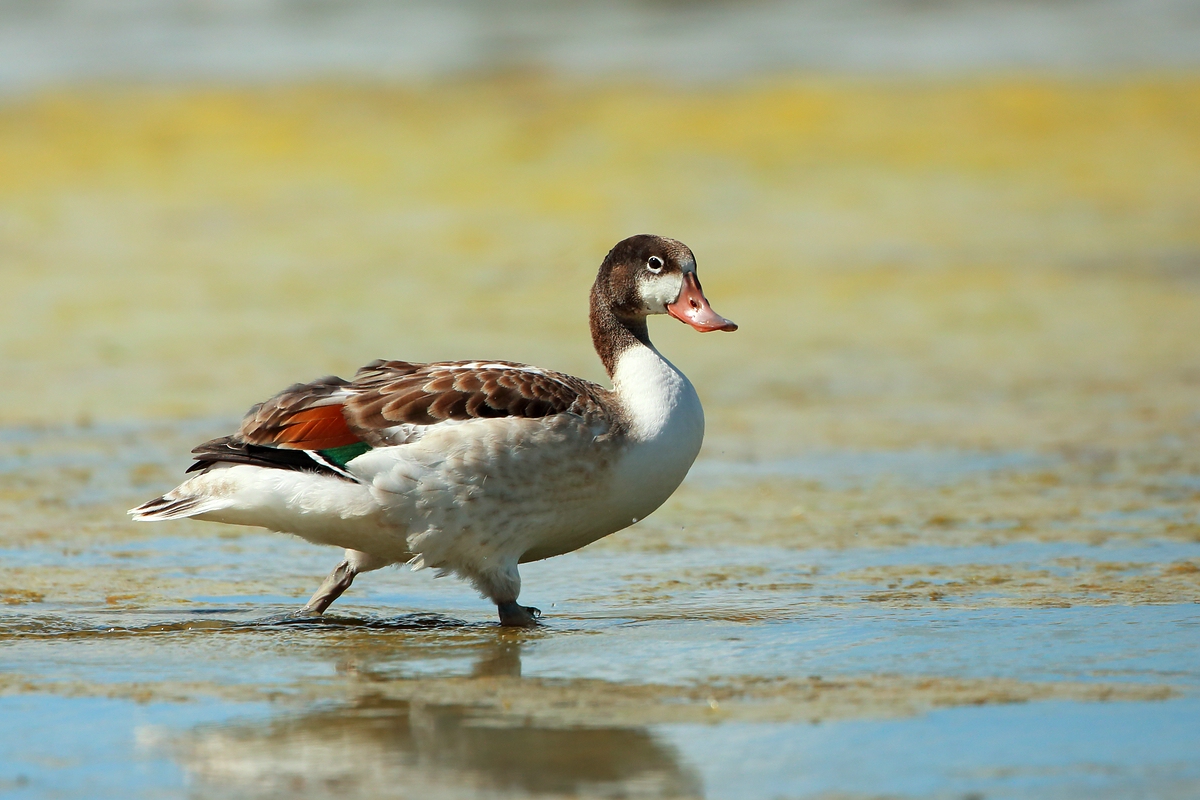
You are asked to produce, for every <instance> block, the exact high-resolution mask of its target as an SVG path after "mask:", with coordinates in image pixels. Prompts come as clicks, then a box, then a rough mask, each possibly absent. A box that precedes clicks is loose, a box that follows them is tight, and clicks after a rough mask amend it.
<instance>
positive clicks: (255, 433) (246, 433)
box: [235, 375, 362, 450]
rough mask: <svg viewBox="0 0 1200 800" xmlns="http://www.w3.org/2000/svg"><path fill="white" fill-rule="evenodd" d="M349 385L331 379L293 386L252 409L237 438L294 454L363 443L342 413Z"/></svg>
mask: <svg viewBox="0 0 1200 800" xmlns="http://www.w3.org/2000/svg"><path fill="white" fill-rule="evenodd" d="M349 385H350V383H349V381H346V380H343V379H342V378H338V377H336V376H334V375H329V376H327V377H324V378H320V379H318V380H315V381H313V382H312V383H297V384H296V385H294V386H290V387H288V388H287V389H284V390H283V391H282V392H280V393H279V394H277V395H275V396H274V397H272V398H271V399H270V400H267V401H266V402H263V403H259V404H258V405H256V406H254V408H252V409H250V411H249V412H247V414H246V417H245V419H243V420H242V426H241V428H239V429H238V432H237V435H236V437H235V438H236V439H238V440H241V441H244V442H249V443H250V444H257V445H265V446H268V447H281V448H285V449H290V450H328V449H330V448H334V447H345V446H346V445H351V444H355V443H357V442H360V441H362V438H361V437H360V436H358V435H357V434H356V433H355V432H354V431H352V430H351V429H350V425H349V424H348V423H347V421H346V417H345V415H344V414H343V412H342V403H343V402H344V401H345V400H346V398H347V396H348V395H347V387H348V386H349Z"/></svg>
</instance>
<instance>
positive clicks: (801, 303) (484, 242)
mask: <svg viewBox="0 0 1200 800" xmlns="http://www.w3.org/2000/svg"><path fill="white" fill-rule="evenodd" d="M0 176H2V179H0V274H2V276H3V283H4V288H5V291H4V292H3V293H2V296H0V312H2V313H0V359H2V361H3V365H4V369H3V376H4V380H3V381H2V382H0V423H2V425H3V427H2V429H0V563H3V566H4V570H3V572H2V573H0V601H2V602H3V605H2V606H0V608H3V612H2V613H0V692H2V693H3V696H2V697H0V711H2V713H3V715H4V718H5V720H6V721H9V722H10V724H8V725H6V726H4V731H3V732H2V733H0V791H6V792H8V793H11V794H13V795H14V796H18V797H51V796H57V797H61V796H78V797H109V796H111V797H136V796H146V797H150V796H154V797H162V796H183V795H187V796H198V797H204V796H220V797H231V796H248V797H271V796H283V795H287V796H291V797H321V796H332V795H336V796H341V797H379V796H426V797H428V796H434V797H437V796H476V795H479V794H487V795H491V796H513V797H522V796H646V797H697V796H706V797H881V796H887V797H964V796H985V797H989V798H991V797H1126V796H1130V795H1153V796H1161V797H1191V796H1195V795H1196V794H1197V792H1200V769H1198V768H1197V764H1200V733H1198V730H1197V727H1196V725H1195V719H1196V718H1197V711H1200V707H1198V705H1197V694H1196V693H1197V686H1198V685H1200V671H1198V670H1197V666H1196V665H1197V663H1200V659H1198V656H1200V613H1198V611H1197V609H1200V606H1198V605H1197V601H1200V518H1198V513H1197V511H1198V508H1197V501H1200V345H1198V344H1197V334H1198V333H1200V325H1198V323H1197V322H1196V321H1197V320H1200V82H1197V81H1196V80H1195V79H1192V78H1187V77H1178V78H1145V79H1137V80H1134V79H1130V80H1125V81H1114V80H1107V81H1099V80H1093V81H1077V82H1070V81H1049V80H1035V79H1025V78H1022V79H1001V78H997V79H992V80H977V81H973V82H968V83H955V82H949V81H941V82H926V83H920V82H912V81H904V82H902V81H892V82H886V81H874V82H866V81H858V82H855V81H848V80H815V79H782V78H781V79H774V80H765V79H764V80H756V81H748V82H741V83H736V84H729V85H726V86H722V87H717V88H706V89H691V90H687V91H682V90H671V89H666V88H662V87H655V86H646V85H636V84H631V83H624V84H620V85H615V84H611V83H605V82H597V83H594V84H582V85H581V84H575V85H571V86H565V85H560V84H558V83H556V82H554V81H551V80H543V79H540V78H536V77H513V78H507V79H497V80H490V81H460V82H451V81H441V82H436V83H431V84H427V85H412V86H407V87H392V86H382V85H353V86H351V85H339V84H331V83H327V84H313V85H304V86H280V87H274V88H263V89H254V90H251V89H246V90H229V89H218V88H204V87H193V88H188V89H173V90H167V89H146V88H129V87H126V88H103V87H96V88H93V89H90V90H78V91H70V92H67V91H64V92H58V93H46V94H42V95H38V96H34V97H31V98H27V99H24V100H20V101H13V102H9V103H8V104H7V105H5V106H3V107H0ZM639 231H654V232H659V233H663V234H666V235H671V236H675V237H678V238H680V239H682V240H684V241H686V242H688V243H689V244H690V245H691V246H692V247H693V248H694V249H695V251H696V253H697V256H698V259H699V263H700V274H701V276H702V278H703V280H704V282H705V288H706V291H707V292H708V294H709V296H710V298H711V299H712V301H713V304H714V306H715V307H716V308H717V309H718V310H719V311H721V312H722V313H724V314H726V315H728V316H729V317H731V318H733V319H735V320H737V321H738V322H739V323H740V324H741V325H742V329H741V330H740V331H739V332H738V333H737V334H733V335H729V336H724V337H700V336H697V335H695V334H694V333H693V332H690V331H688V330H686V329H684V328H683V327H682V326H677V325H674V324H673V323H671V322H670V321H665V322H662V323H661V324H657V325H655V326H653V330H652V335H653V336H654V337H655V341H656V342H657V343H658V344H659V345H660V347H661V348H662V349H663V350H664V351H665V352H666V353H667V354H668V355H669V356H670V357H671V358H672V359H673V360H674V361H675V362H676V363H678V364H679V365H680V366H681V367H683V368H684V370H685V371H686V372H688V374H689V375H690V376H691V377H692V378H693V380H694V382H695V383H696V385H697V387H698V388H699V391H700V393H701V396H702V398H703V400H704V403H705V407H706V412H707V416H708V420H709V422H708V427H709V434H708V439H707V442H706V445H705V450H704V452H703V453H702V455H701V460H700V461H699V462H698V463H697V465H696V467H695V468H694V470H693V472H692V474H691V475H690V476H689V479H688V481H687V482H686V483H685V485H684V487H682V489H681V490H680V491H679V493H677V495H676V496H675V497H674V498H673V499H672V500H671V501H670V502H669V503H668V505H667V506H666V507H664V508H663V509H662V510H661V511H660V512H658V513H657V514H656V515H655V516H654V517H652V518H651V519H649V520H646V521H644V522H643V523H640V524H639V525H638V526H636V527H635V528H633V529H631V530H629V531H627V532H625V533H622V534H619V535H617V536H614V537H611V538H610V539H609V540H606V541H603V542H600V543H598V544H597V545H595V546H592V547H589V548H587V549H585V550H584V551H582V552H580V553H576V554H572V555H569V556H565V557H562V558H560V559H554V560H551V561H549V562H545V563H541V564H534V565H529V567H528V568H527V569H526V570H524V574H525V587H526V588H525V592H524V595H523V599H525V600H527V601H529V602H532V603H534V604H535V605H539V606H540V607H542V608H543V609H544V610H545V611H546V612H547V622H548V624H547V625H546V627H545V628H544V629H542V630H539V631H536V632H533V633H510V632H503V631H499V630H497V629H496V628H494V627H493V626H492V625H491V622H490V620H491V612H490V610H489V609H488V608H487V606H486V604H485V603H484V602H483V601H481V600H479V599H478V598H476V597H474V596H473V595H472V593H471V592H470V591H468V590H467V589H465V588H464V587H462V586H461V585H458V584H455V583H453V582H450V581H434V580H431V579H430V578H429V576H427V575H425V574H408V573H407V572H381V573H373V574H371V575H368V576H366V577H365V578H364V579H363V580H361V581H360V582H359V583H358V584H356V585H355V587H354V589H353V591H352V592H351V594H350V595H348V596H347V597H346V598H344V599H343V600H342V601H341V602H340V603H339V605H338V606H337V607H335V608H336V610H337V611H338V613H337V614H336V615H335V616H332V617H330V618H329V619H327V620H325V621H323V622H320V623H314V622H312V621H307V622H297V621H296V620H294V619H291V618H289V617H288V616H287V612H288V611H289V610H291V609H292V608H293V607H294V606H295V605H297V604H298V603H300V602H301V601H302V600H303V598H304V597H306V596H307V594H308V593H309V592H311V591H312V589H313V588H314V587H315V585H316V584H317V582H318V581H319V580H320V578H321V577H322V576H323V575H324V574H325V572H327V570H328V569H329V568H330V567H331V566H332V565H333V563H334V561H335V560H336V557H337V555H336V554H335V553H333V552H329V551H324V550H320V549H318V548H315V547H311V546H309V545H306V544H303V543H300V542H296V541H293V540H291V539H289V538H287V537H281V536H271V535H267V534H263V533H260V532H257V531H251V530H242V529H237V528H222V527H219V526H206V525H202V524H198V523H186V522H183V523H179V524H173V525H158V526H135V525H133V524H131V523H129V522H127V521H126V520H125V518H124V515H123V511H124V509H125V508H127V507H129V506H131V505H133V504H135V503H137V502H140V501H141V500H144V499H146V498H147V497H150V496H153V495H154V494H155V493H157V492H160V491H162V490H163V489H165V488H168V487H169V486H171V485H172V484H173V481H174V480H175V478H176V477H177V476H178V474H179V472H180V471H181V470H182V468H183V467H184V466H185V465H186V464H187V458H186V453H187V451H188V449H189V448H190V447H191V446H192V445H193V444H194V443H196V442H197V441H201V440H203V439H204V438H206V437H208V436H212V435H217V434H220V433H222V432H223V431H225V430H226V429H227V428H228V427H229V426H230V425H232V424H234V423H235V422H236V419H237V417H238V415H239V414H240V413H241V412H242V411H243V410H244V409H245V408H246V407H248V406H249V405H250V404H251V403H253V402H255V401H257V400H260V399H262V398H263V397H265V396H267V395H269V394H271V393H272V392H274V391H276V390H278V389H279V388H280V387H282V386H284V385H287V384H288V383H291V382H293V381H295V380H301V379H306V378H310V377H315V376H317V375H320V374H324V373H329V372H337V373H341V374H346V373H348V372H350V371H352V370H353V369H354V368H355V367H357V366H358V365H359V364H362V363H365V362H366V361H368V360H370V359H372V358H376V357H381V356H386V357H399V358H407V359H412V360H428V359H438V358H460V357H487V358H509V359H518V360H525V361H530V362H533V363H537V364H541V365H545V366H548V367H554V368H559V369H563V370H567V371H570V372H574V373H576V374H581V375H585V376H588V377H592V378H599V377H601V376H600V369H599V366H598V364H596V363H594V362H595V358H594V356H593V355H592V354H591V352H590V348H589V347H588V343H587V335H586V324H585V320H584V313H585V309H586V294H587V288H588V286H589V284H590V279H591V276H592V273H593V272H594V269H595V266H596V264H597V263H598V261H599V259H600V258H601V257H602V255H603V253H604V252H605V250H606V248H607V247H609V246H610V245H611V244H612V243H613V242H614V241H616V240H617V239H618V238H621V237H622V236H625V235H628V234H630V233H634V232H639Z"/></svg>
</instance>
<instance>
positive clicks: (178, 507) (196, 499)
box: [129, 492, 228, 522]
mask: <svg viewBox="0 0 1200 800" xmlns="http://www.w3.org/2000/svg"><path fill="white" fill-rule="evenodd" d="M226 505H228V501H226V500H223V499H219V498H215V497H204V496H202V495H183V496H180V495H176V494H175V493H174V492H167V493H166V494H164V495H163V496H162V497H156V498H154V499H153V500H151V501H149V502H147V503H142V504H141V505H140V506H138V507H137V508H131V509H129V514H130V516H132V517H133V519H134V521H136V522H154V521H155V520H160V519H181V518H183V517H194V516H196V515H197V514H203V513H205V512H207V511H216V510H217V509H219V508H224V507H225V506H226Z"/></svg>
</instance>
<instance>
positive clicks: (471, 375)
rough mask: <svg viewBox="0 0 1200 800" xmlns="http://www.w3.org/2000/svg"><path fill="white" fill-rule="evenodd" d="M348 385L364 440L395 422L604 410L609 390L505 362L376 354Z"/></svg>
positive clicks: (355, 425)
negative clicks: (427, 360) (418, 360)
mask: <svg viewBox="0 0 1200 800" xmlns="http://www.w3.org/2000/svg"><path fill="white" fill-rule="evenodd" d="M346 389H347V390H348V391H349V393H350V396H349V397H348V398H347V399H346V401H345V406H344V413H345V417H346V419H347V420H348V421H349V423H350V428H351V429H352V430H354V431H356V432H357V433H358V434H359V435H360V436H361V437H362V438H363V439H364V440H365V441H367V442H372V443H380V444H382V443H384V442H381V441H379V437H380V436H384V434H383V431H385V430H386V429H389V428H395V427H396V426H405V425H406V426H426V425H434V424H437V423H438V422H442V421H445V420H469V419H484V418H492V417H526V418H536V417H547V416H551V415H554V414H562V413H575V414H579V415H581V416H600V415H602V414H603V405H602V400H603V396H604V394H605V393H606V390H604V389H603V388H601V387H600V386H597V385H596V384H594V383H591V382H589V381H585V380H581V379H579V378H573V377H571V376H569V375H563V374H561V373H556V372H549V371H545V370H540V369H536V368H533V367H527V366H524V365H522V364H514V363H511V362H507V361H489V362H470V361H452V362H441V363H436V364H410V363H409V362H407V361H376V362H374V363H372V364H368V365H367V366H365V367H363V368H362V369H361V370H359V371H358V374H357V375H356V376H355V377H354V381H353V382H351V383H350V385H349V386H348V387H346Z"/></svg>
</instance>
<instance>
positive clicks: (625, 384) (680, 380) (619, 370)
mask: <svg viewBox="0 0 1200 800" xmlns="http://www.w3.org/2000/svg"><path fill="white" fill-rule="evenodd" d="M613 389H614V390H615V391H616V394H617V398H618V399H619V401H620V403H621V407H622V409H623V410H624V412H625V414H626V416H627V419H628V422H629V428H630V430H629V435H630V438H631V439H632V440H634V441H639V442H649V441H653V440H657V439H660V438H664V437H670V438H671V439H677V441H675V442H673V443H672V444H674V445H675V446H679V447H683V448H684V449H692V445H693V444H694V448H695V450H696V451H698V450H699V449H700V441H701V440H702V439H703V438H704V410H703V409H702V408H701V407H700V398H699V397H698V396H697V395H696V390H695V388H693V387H692V384H691V381H689V380H688V379H687V378H686V377H685V376H684V374H683V373H682V372H680V371H679V370H678V369H677V368H676V367H675V365H674V364H672V363H671V362H670V361H667V360H666V359H665V358H663V356H662V354H661V353H659V352H658V350H656V349H655V348H654V347H653V346H652V345H645V344H642V343H640V342H639V343H638V344H636V345H634V346H631V347H627V348H626V349H625V350H624V351H622V352H621V353H620V355H618V356H617V363H616V368H615V369H614V370H613ZM678 439H681V441H678ZM693 457H695V453H693Z"/></svg>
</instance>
